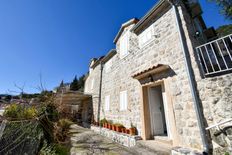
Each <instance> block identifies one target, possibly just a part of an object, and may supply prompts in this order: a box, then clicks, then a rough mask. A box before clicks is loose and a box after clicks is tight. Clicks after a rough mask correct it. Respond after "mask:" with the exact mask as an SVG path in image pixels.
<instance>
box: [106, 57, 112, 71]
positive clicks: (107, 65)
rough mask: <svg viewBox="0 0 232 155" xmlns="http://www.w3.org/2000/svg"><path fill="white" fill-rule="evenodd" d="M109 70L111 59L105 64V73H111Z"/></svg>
mask: <svg viewBox="0 0 232 155" xmlns="http://www.w3.org/2000/svg"><path fill="white" fill-rule="evenodd" d="M111 68H112V59H110V60H108V61H107V62H106V63H105V72H106V73H109V72H110V71H111Z"/></svg>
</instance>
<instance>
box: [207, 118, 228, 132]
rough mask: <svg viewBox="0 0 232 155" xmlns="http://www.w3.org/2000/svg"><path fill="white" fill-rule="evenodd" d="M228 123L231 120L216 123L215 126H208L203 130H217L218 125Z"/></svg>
mask: <svg viewBox="0 0 232 155" xmlns="http://www.w3.org/2000/svg"><path fill="white" fill-rule="evenodd" d="M229 122H232V119H228V120H226V121H223V122H220V123H217V124H215V125H212V126H209V127H207V128H205V129H206V130H209V129H212V128H215V127H216V128H217V129H219V126H220V125H224V124H226V123H229Z"/></svg>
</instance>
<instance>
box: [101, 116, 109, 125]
mask: <svg viewBox="0 0 232 155" xmlns="http://www.w3.org/2000/svg"><path fill="white" fill-rule="evenodd" d="M104 123H108V121H107V120H106V119H105V118H103V119H101V120H100V125H101V126H102V125H103V124H104Z"/></svg>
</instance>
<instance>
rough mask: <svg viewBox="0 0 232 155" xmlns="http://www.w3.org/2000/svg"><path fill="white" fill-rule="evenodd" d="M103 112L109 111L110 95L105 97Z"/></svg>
mask: <svg viewBox="0 0 232 155" xmlns="http://www.w3.org/2000/svg"><path fill="white" fill-rule="evenodd" d="M105 111H110V95H108V96H105Z"/></svg>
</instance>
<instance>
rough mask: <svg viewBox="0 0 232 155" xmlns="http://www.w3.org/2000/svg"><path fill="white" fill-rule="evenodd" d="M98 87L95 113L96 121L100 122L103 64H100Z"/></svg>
mask: <svg viewBox="0 0 232 155" xmlns="http://www.w3.org/2000/svg"><path fill="white" fill-rule="evenodd" d="M100 67H101V68H100V87H99V98H98V111H97V121H98V122H100V113H101V96H102V72H103V62H102V61H101V62H100Z"/></svg>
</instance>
